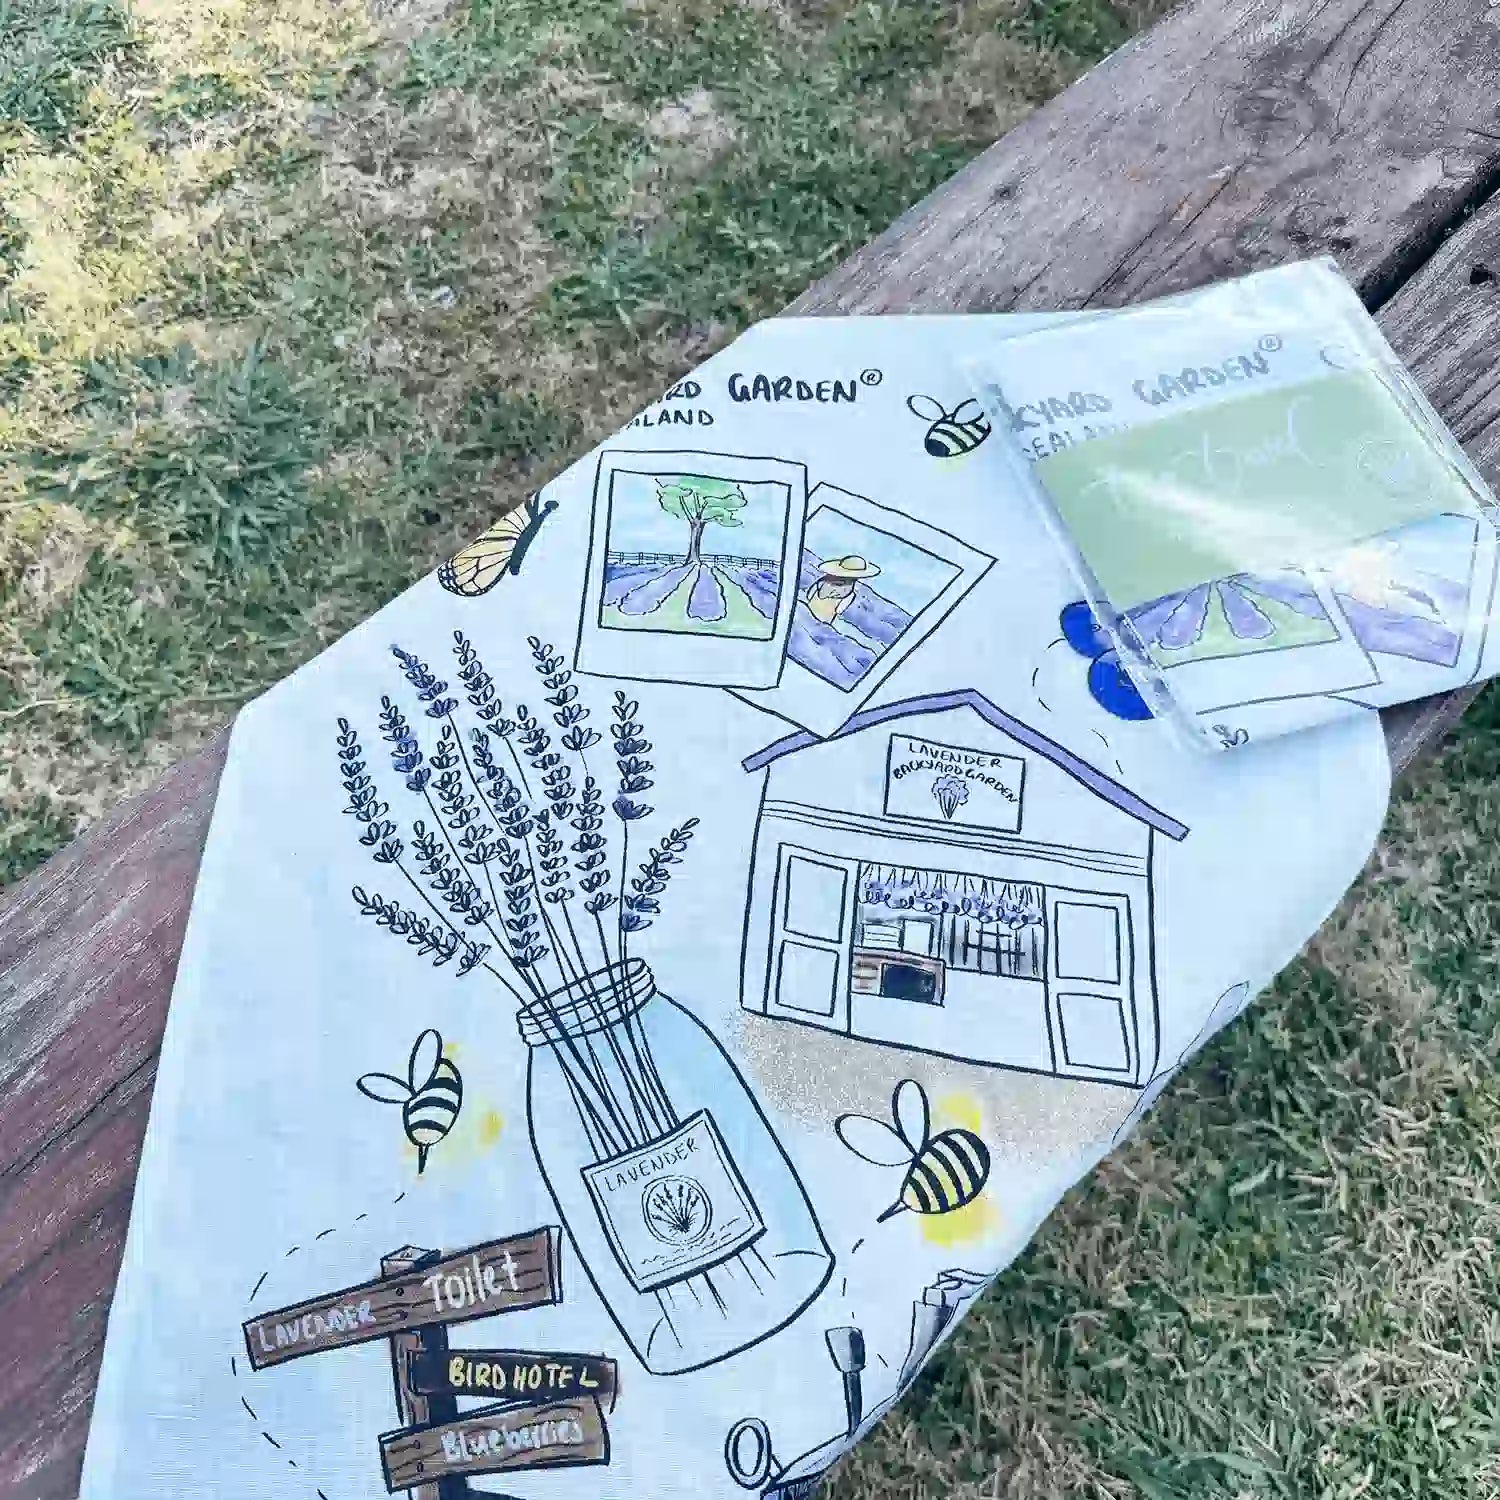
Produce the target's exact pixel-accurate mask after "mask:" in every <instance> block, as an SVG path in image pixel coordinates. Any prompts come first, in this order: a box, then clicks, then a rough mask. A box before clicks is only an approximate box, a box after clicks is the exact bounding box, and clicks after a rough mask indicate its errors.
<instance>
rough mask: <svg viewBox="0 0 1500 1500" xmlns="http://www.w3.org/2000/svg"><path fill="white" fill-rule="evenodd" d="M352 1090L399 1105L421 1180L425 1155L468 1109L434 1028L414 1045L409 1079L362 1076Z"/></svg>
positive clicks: (408, 1066)
mask: <svg viewBox="0 0 1500 1500" xmlns="http://www.w3.org/2000/svg"><path fill="white" fill-rule="evenodd" d="M354 1087H355V1088H357V1089H358V1090H359V1091H360V1093H362V1094H363V1095H364V1096H365V1098H366V1099H373V1100H374V1101H375V1102H376V1103H377V1104H399V1105H400V1106H401V1129H402V1131H403V1132H404V1133H405V1135H406V1138H407V1140H408V1141H410V1142H411V1143H412V1145H413V1146H415V1147H416V1148H417V1175H418V1176H419V1177H420V1176H421V1175H422V1173H423V1172H425V1171H426V1170H427V1153H428V1152H429V1151H431V1150H432V1148H433V1147H434V1146H435V1145H437V1143H438V1142H439V1141H441V1140H444V1139H445V1138H446V1137H447V1135H448V1132H449V1131H450V1130H452V1129H453V1127H454V1126H455V1125H456V1124H457V1123H458V1116H459V1112H460V1111H461V1110H462V1109H463V1104H464V1080H463V1075H462V1074H461V1073H460V1072H459V1071H458V1068H457V1067H456V1066H455V1065H454V1063H453V1062H452V1060H451V1059H450V1058H447V1057H445V1056H444V1055H443V1037H442V1033H441V1032H439V1031H437V1030H436V1029H435V1028H433V1027H429V1028H428V1029H427V1030H426V1031H424V1032H422V1033H421V1034H420V1035H419V1036H418V1037H417V1039H416V1041H414V1042H413V1043H412V1046H411V1055H410V1057H408V1058H407V1061H406V1077H405V1078H397V1077H396V1075H395V1074H394V1073H362V1074H360V1076H359V1077H358V1078H356V1079H355V1080H354Z"/></svg>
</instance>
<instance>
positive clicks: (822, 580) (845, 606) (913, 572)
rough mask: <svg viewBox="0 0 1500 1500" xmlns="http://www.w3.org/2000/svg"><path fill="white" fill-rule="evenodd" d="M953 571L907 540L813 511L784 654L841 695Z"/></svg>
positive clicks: (830, 510) (834, 513)
mask: <svg viewBox="0 0 1500 1500" xmlns="http://www.w3.org/2000/svg"><path fill="white" fill-rule="evenodd" d="M960 572H961V569H959V568H958V567H956V566H955V565H954V564H953V563H952V562H950V561H948V560H947V559H946V558H943V557H938V556H936V555H935V554H934V553H931V552H928V551H926V550H925V549H924V548H922V547H920V546H918V545H917V544H916V543H915V542H914V541H911V540H909V539H907V538H904V537H899V536H895V535H894V534H892V533H891V532H888V531H882V530H880V529H879V528H878V527H875V526H871V525H869V524H867V523H865V522H863V521H858V520H855V519H854V517H853V516H849V515H845V514H844V513H843V512H842V511H840V510H836V509H835V508H834V507H833V506H831V505H821V506H819V507H818V508H817V509H816V510H815V511H813V513H812V514H811V515H810V516H809V517H808V519H807V530H806V531H805V533H804V534H803V539H802V563H801V569H800V573H799V576H798V579H797V608H796V612H795V613H794V614H793V616H792V634H791V639H790V640H789V642H788V644H787V654H788V655H789V656H790V657H791V659H792V660H793V661H795V662H796V663H797V664H798V665H799V666H802V667H805V668H806V669H807V670H808V671H809V672H811V673H813V674H814V675H815V676H817V677H820V678H822V679H823V681H824V682H827V683H830V684H832V685H833V686H834V687H837V688H841V689H843V690H845V691H849V690H850V689H852V688H854V687H855V686H856V685H857V684H858V683H859V682H860V680H861V679H862V678H863V677H864V676H865V674H866V673H868V672H869V671H870V669H871V668H872V667H874V665H875V664H876V662H878V661H879V660H880V659H881V657H883V656H884V655H885V654H886V652H887V651H889V650H890V649H891V647H893V646H894V645H895V644H896V643H897V642H898V641H899V640H900V639H901V638H902V636H904V635H905V634H906V633H907V631H908V630H910V629H911V627H912V625H913V624H914V623H915V622H916V619H917V617H918V616H919V615H920V614H922V612H923V611H924V610H926V609H928V608H929V607H930V606H931V605H932V604H933V603H934V602H935V601H936V600H937V599H938V597H939V596H940V595H941V594H942V593H943V592H944V590H946V589H947V588H948V587H949V586H950V585H951V584H952V583H953V582H954V580H955V579H957V578H958V576H959V574H960Z"/></svg>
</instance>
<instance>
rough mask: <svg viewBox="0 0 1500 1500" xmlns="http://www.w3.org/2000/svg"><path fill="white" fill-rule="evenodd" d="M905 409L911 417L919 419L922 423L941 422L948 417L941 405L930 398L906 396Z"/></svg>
mask: <svg viewBox="0 0 1500 1500" xmlns="http://www.w3.org/2000/svg"><path fill="white" fill-rule="evenodd" d="M919 403H920V404H919ZM906 409H907V411H909V412H910V413H911V414H912V416H914V417H921V419H922V420H923V421H924V422H941V421H942V420H943V418H944V417H946V416H947V415H948V413H947V412H945V411H944V410H943V403H942V402H941V401H938V400H936V399H934V398H933V397H932V396H908V397H907V398H906Z"/></svg>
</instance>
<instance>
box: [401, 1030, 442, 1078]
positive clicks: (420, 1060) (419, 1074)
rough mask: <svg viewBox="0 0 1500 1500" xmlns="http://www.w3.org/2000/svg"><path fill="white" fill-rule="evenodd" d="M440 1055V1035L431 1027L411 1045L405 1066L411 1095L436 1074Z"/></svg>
mask: <svg viewBox="0 0 1500 1500" xmlns="http://www.w3.org/2000/svg"><path fill="white" fill-rule="evenodd" d="M442 1055H443V1037H442V1033H441V1032H438V1031H435V1030H433V1029H432V1028H431V1027H429V1028H428V1029H427V1030H426V1031H424V1032H423V1033H422V1034H421V1036H419V1037H418V1038H417V1039H416V1041H415V1042H413V1043H412V1048H411V1057H410V1058H409V1059H408V1061H407V1064H406V1077H407V1081H408V1082H409V1083H410V1084H411V1091H412V1093H414V1094H415V1093H416V1092H417V1090H418V1089H420V1088H422V1087H423V1085H425V1084H426V1082H427V1080H428V1079H429V1078H431V1077H432V1075H433V1074H434V1073H435V1072H437V1065H438V1059H439V1058H441V1057H442Z"/></svg>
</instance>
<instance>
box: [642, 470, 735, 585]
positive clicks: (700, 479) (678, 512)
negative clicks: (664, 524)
mask: <svg viewBox="0 0 1500 1500" xmlns="http://www.w3.org/2000/svg"><path fill="white" fill-rule="evenodd" d="M656 498H657V500H658V502H659V503H660V505H661V508H662V509H663V510H664V511H666V513H667V514H668V515H669V516H676V517H677V518H678V519H679V520H683V521H686V522H687V523H688V552H687V557H686V559H685V561H686V562H688V563H701V562H702V561H703V533H704V531H705V530H706V529H707V528H708V527H710V526H739V525H741V524H743V523H742V522H741V521H740V518H739V514H738V512H740V511H742V510H744V508H745V506H746V504H747V503H748V502H747V501H746V499H745V494H744V491H743V490H741V489H740V487H739V485H738V484H736V483H735V482H734V481H733V480H730V479H712V478H709V477H707V476H706V475H701V474H682V475H678V476H677V477H675V478H673V479H659V480H657V484H656Z"/></svg>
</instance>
